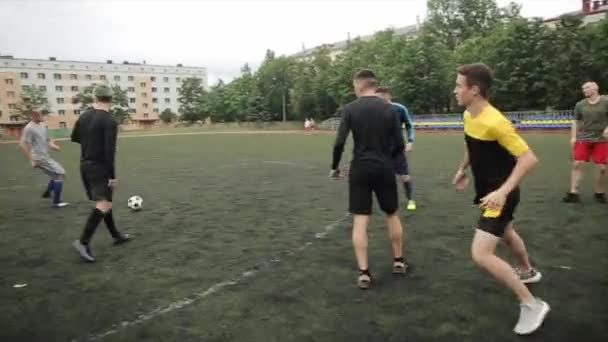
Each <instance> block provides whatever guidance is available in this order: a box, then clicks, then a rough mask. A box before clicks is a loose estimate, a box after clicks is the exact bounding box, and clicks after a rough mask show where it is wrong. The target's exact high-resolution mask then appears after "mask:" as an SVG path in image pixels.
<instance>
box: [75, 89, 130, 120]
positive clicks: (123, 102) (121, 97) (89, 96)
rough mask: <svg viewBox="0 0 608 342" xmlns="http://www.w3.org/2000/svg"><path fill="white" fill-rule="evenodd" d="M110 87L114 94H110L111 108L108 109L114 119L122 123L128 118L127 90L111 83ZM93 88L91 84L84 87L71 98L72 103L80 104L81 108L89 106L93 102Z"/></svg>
mask: <svg viewBox="0 0 608 342" xmlns="http://www.w3.org/2000/svg"><path fill="white" fill-rule="evenodd" d="M111 88H112V92H113V94H114V95H113V96H112V108H111V109H110V113H111V114H112V117H113V118H114V120H116V121H117V122H118V123H121V124H122V123H124V122H125V121H126V120H127V119H129V118H130V114H129V98H128V96H127V91H126V90H124V89H121V88H120V86H118V85H113V86H111ZM93 90H94V87H93V86H89V87H86V88H84V89H83V91H81V92H80V93H78V94H76V96H74V97H73V98H72V103H74V104H80V108H81V109H88V108H90V107H91V105H92V104H93V102H95V97H94V96H93Z"/></svg>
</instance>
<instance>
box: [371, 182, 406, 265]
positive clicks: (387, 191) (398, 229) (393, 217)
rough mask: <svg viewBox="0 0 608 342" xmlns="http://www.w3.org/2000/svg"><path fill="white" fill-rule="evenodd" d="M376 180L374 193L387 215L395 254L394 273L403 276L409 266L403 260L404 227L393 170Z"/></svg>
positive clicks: (387, 223)
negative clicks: (399, 211) (399, 213)
mask: <svg viewBox="0 0 608 342" xmlns="http://www.w3.org/2000/svg"><path fill="white" fill-rule="evenodd" d="M375 179H376V182H375V184H374V192H375V193H376V198H377V199H378V204H379V205H380V209H382V211H383V212H384V213H385V214H386V226H387V229H388V236H389V239H390V241H391V249H392V252H393V273H400V274H403V273H405V272H406V271H407V264H406V263H405V260H404V258H403V226H402V225H401V220H400V219H399V215H398V208H399V196H398V195H397V183H396V182H395V177H394V176H393V175H392V172H391V170H386V171H385V172H384V174H382V175H378V176H377V177H375Z"/></svg>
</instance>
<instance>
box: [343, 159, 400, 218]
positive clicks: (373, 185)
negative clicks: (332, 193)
mask: <svg viewBox="0 0 608 342" xmlns="http://www.w3.org/2000/svg"><path fill="white" fill-rule="evenodd" d="M348 190H349V211H350V213H352V214H355V215H371V213H372V194H376V198H377V200H378V204H379V205H380V209H381V210H382V211H383V212H384V213H386V214H387V215H392V214H394V213H395V212H396V211H397V208H398V206H399V199H398V197H397V182H396V181H395V172H394V170H393V169H392V167H391V166H390V165H389V166H387V167H384V168H377V167H376V168H373V167H364V166H360V167H356V168H351V170H350V175H349V179H348Z"/></svg>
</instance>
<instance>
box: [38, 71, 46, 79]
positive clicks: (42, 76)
mask: <svg viewBox="0 0 608 342" xmlns="http://www.w3.org/2000/svg"><path fill="white" fill-rule="evenodd" d="M38 79H39V80H44V79H46V74H45V73H43V72H39V73H38Z"/></svg>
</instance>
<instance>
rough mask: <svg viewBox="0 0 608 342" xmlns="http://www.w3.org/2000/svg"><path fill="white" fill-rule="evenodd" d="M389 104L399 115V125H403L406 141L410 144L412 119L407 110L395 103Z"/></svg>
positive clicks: (412, 138)
mask: <svg viewBox="0 0 608 342" xmlns="http://www.w3.org/2000/svg"><path fill="white" fill-rule="evenodd" d="M391 104H392V105H393V106H394V107H395V110H396V111H397V112H398V113H399V121H400V122H401V125H402V126H403V125H405V130H406V132H407V141H408V142H410V143H413V142H414V125H413V124H412V119H411V117H410V113H409V111H408V110H407V108H406V107H405V106H404V105H402V104H400V103H396V102H391Z"/></svg>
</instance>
